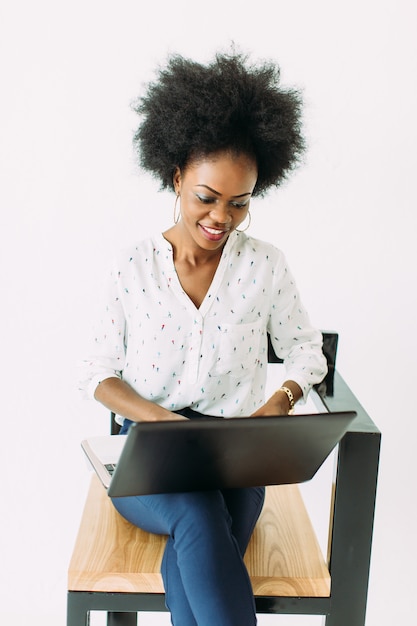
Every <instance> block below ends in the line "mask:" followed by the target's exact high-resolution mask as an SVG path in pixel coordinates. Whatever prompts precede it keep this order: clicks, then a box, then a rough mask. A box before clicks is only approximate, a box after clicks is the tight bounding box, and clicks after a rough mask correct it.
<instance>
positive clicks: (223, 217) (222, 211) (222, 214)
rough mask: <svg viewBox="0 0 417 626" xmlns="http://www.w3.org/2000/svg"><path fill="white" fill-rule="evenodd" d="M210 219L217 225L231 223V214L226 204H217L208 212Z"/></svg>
mask: <svg viewBox="0 0 417 626" xmlns="http://www.w3.org/2000/svg"><path fill="white" fill-rule="evenodd" d="M210 217H211V219H212V220H213V221H214V222H216V223H217V224H228V223H229V222H231V221H232V214H231V210H230V208H229V206H228V205H227V204H226V203H223V202H218V203H216V205H215V206H214V207H213V208H212V209H211V211H210Z"/></svg>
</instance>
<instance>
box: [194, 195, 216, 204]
mask: <svg viewBox="0 0 417 626" xmlns="http://www.w3.org/2000/svg"><path fill="white" fill-rule="evenodd" d="M196 196H197V198H198V199H199V200H200V202H202V203H203V204H213V202H215V201H216V198H213V197H212V196H202V195H201V194H199V193H197V194H196Z"/></svg>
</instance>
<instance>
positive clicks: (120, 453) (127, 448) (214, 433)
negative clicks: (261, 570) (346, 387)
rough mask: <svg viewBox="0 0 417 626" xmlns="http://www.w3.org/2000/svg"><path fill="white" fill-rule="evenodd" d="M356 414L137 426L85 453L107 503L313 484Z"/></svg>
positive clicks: (87, 443)
mask: <svg viewBox="0 0 417 626" xmlns="http://www.w3.org/2000/svg"><path fill="white" fill-rule="evenodd" d="M355 416H356V412H355V411H346V412H333V413H327V412H326V413H310V414H306V415H304V414H298V415H292V416H269V417H238V418H229V419H219V418H217V417H209V416H208V417H204V418H199V419H193V420H179V421H172V422H171V421H170V422H138V423H134V424H132V426H131V427H130V429H129V432H128V434H127V435H107V436H101V437H92V438H89V439H86V440H84V441H83V442H82V444H81V445H82V448H83V450H84V452H85V453H86V455H87V458H88V459H89V461H90V463H91V465H92V466H93V468H94V470H95V471H96V473H97V475H98V477H99V478H100V480H101V482H102V483H103V485H104V487H105V488H106V489H107V493H108V495H109V496H111V497H118V496H135V495H147V494H156V493H172V492H179V491H180V492H184V491H201V490H206V489H228V488H235V487H253V486H261V485H262V486H266V485H277V484H289V483H302V482H306V481H308V480H310V479H311V478H312V477H313V476H314V475H315V474H316V472H317V471H318V469H319V468H320V466H321V465H322V463H323V462H324V461H325V459H326V458H327V457H328V456H329V454H330V453H331V452H332V450H333V449H334V448H335V446H336V445H337V444H338V442H339V441H340V440H341V439H342V437H343V436H344V434H345V432H346V431H347V429H348V428H349V425H350V424H351V423H352V421H353V420H354V418H355Z"/></svg>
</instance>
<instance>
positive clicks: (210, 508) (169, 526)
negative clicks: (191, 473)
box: [112, 491, 231, 535]
mask: <svg viewBox="0 0 417 626" xmlns="http://www.w3.org/2000/svg"><path fill="white" fill-rule="evenodd" d="M112 501H113V505H114V506H115V508H116V509H117V510H118V512H119V513H120V514H121V515H122V516H123V517H124V518H126V519H127V520H128V521H129V522H131V523H132V524H134V525H135V526H138V527H139V528H142V529H143V530H146V531H148V532H152V533H156V534H163V535H173V533H174V529H176V528H178V527H179V526H180V527H181V528H182V529H183V530H185V529H186V527H187V526H188V527H189V528H190V529H191V528H193V527H194V528H200V529H203V528H205V529H206V531H207V529H210V525H211V523H213V527H214V528H215V527H216V525H217V523H218V519H223V520H224V521H226V522H227V524H228V525H229V526H230V524H231V520H230V514H229V512H228V509H227V507H226V505H225V502H224V498H223V495H222V493H221V492H220V491H193V492H189V493H164V494H156V495H150V496H129V497H121V498H113V499H112Z"/></svg>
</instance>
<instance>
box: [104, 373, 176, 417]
mask: <svg viewBox="0 0 417 626" xmlns="http://www.w3.org/2000/svg"><path fill="white" fill-rule="evenodd" d="M94 397H95V399H96V400H98V401H99V402H101V403H102V404H103V405H104V406H105V407H107V408H108V409H109V410H110V411H113V412H114V413H117V414H118V415H121V416H122V417H127V419H130V420H132V421H134V422H142V421H144V422H156V421H164V420H165V421H174V420H183V419H186V418H185V417H182V416H181V415H177V414H176V413H172V412H171V411H168V410H167V409H164V408H163V407H161V406H159V405H158V404H155V403H154V402H150V401H149V400H146V399H145V398H142V396H140V395H139V394H138V393H136V391H135V390H134V389H132V387H131V386H130V385H129V384H128V383H126V382H125V381H123V380H121V379H120V378H116V377H112V378H106V379H105V380H103V381H102V382H101V383H100V384H99V385H98V386H97V388H96V390H95V393H94Z"/></svg>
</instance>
